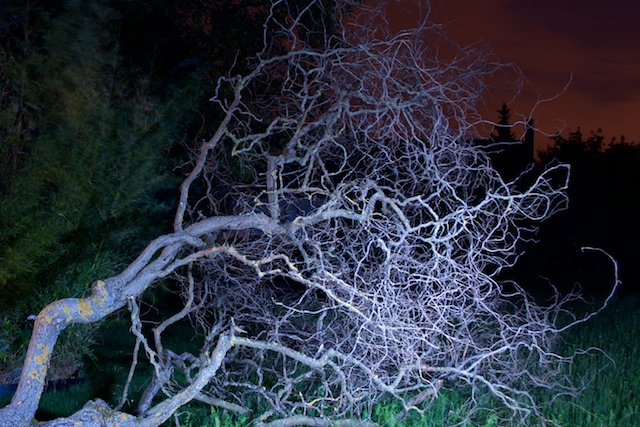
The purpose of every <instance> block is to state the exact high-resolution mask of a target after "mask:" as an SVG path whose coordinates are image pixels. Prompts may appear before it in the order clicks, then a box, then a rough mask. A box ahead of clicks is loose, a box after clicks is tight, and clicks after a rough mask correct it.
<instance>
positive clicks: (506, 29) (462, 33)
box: [392, 0, 640, 148]
mask: <svg viewBox="0 0 640 427" xmlns="http://www.w3.org/2000/svg"><path fill="white" fill-rule="evenodd" d="M417 1H420V0H417ZM423 1H424V0H423ZM392 3H394V9H395V11H394V15H396V16H394V21H397V23H398V24H400V25H402V23H404V22H406V23H407V26H411V22H412V20H413V21H414V22H415V19H416V16H417V15H418V14H419V12H418V7H417V6H416V5H415V4H414V3H415V2H413V1H411V0H406V1H403V0H399V1H395V2H394V1H393V0H392ZM431 4H432V15H431V17H432V20H435V21H436V22H439V23H446V25H447V27H448V30H449V32H450V33H451V34H452V36H453V38H454V40H456V41H457V42H458V43H459V44H461V45H463V46H466V45H471V44H475V43H479V45H480V46H481V47H484V48H486V49H489V50H491V51H493V52H494V54H495V55H496V56H497V57H498V58H499V59H500V60H501V62H507V63H514V64H516V65H517V66H518V67H519V68H520V69H521V70H522V72H523V74H524V77H525V78H526V79H527V82H526V84H525V85H524V87H523V88H522V91H521V92H520V94H519V95H518V96H516V97H515V99H513V100H512V97H513V96H514V94H513V93H512V92H511V93H510V92H507V91H506V90H501V88H500V87H497V88H495V90H494V91H493V93H492V95H491V96H489V97H488V98H487V99H486V115H485V118H487V119H496V118H497V113H495V110H497V109H498V108H499V107H500V104H501V103H502V101H503V100H504V101H507V102H509V103H510V106H511V109H512V118H513V119H522V118H526V117H527V116H529V115H530V114H531V112H532V110H533V113H532V115H533V117H534V119H536V127H537V128H539V129H540V130H541V131H543V132H545V133H547V134H554V133H557V132H558V131H562V133H563V134H565V135H566V134H567V132H568V131H569V130H576V128H577V127H580V128H581V130H582V131H583V133H585V134H586V133H588V132H589V131H590V130H595V129H598V128H601V129H602V131H603V134H604V135H605V136H606V137H607V139H609V138H611V137H612V136H620V135H625V137H626V138H627V140H628V141H635V142H640V25H638V23H637V21H638V19H640V2H638V1H637V0H636V1H631V0H609V1H607V2H603V1H602V0H562V1H558V0H481V1H468V0H432V2H431ZM565 87H566V90H565ZM552 98H553V99H552ZM545 99H550V100H549V101H548V102H542V103H540V102H539V101H541V100H545ZM551 99H552V100H551ZM536 104H537V105H536ZM546 142H548V139H547V138H546V137H545V136H543V135H539V136H537V138H536V143H537V144H536V146H537V147H538V148H542V147H543V146H544V144H545V143H546Z"/></svg>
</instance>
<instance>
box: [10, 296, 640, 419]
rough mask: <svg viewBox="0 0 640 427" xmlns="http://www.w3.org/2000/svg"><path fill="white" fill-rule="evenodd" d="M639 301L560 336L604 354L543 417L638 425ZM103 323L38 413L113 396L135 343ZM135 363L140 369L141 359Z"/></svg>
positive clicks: (578, 373) (453, 406)
mask: <svg viewBox="0 0 640 427" xmlns="http://www.w3.org/2000/svg"><path fill="white" fill-rule="evenodd" d="M639 303H640V299H639V298H638V297H628V298H624V299H620V300H617V301H614V302H613V303H612V304H611V306H610V307H609V308H607V309H606V310H605V311H604V312H603V313H602V314H601V315H600V316H598V317H596V318H594V319H592V320H590V321H589V322H587V323H585V324H582V325H579V326H578V327H576V328H574V329H572V330H570V331H569V332H568V333H567V334H566V335H565V336H564V343H563V344H562V345H561V347H560V348H559V349H558V351H560V352H562V353H564V354H570V353H571V352H572V351H573V350H574V349H577V348H585V347H598V348H600V349H602V350H603V352H594V353H593V354H592V355H590V356H583V357H578V358H576V360H575V363H574V365H573V366H572V370H571V375H572V376H573V378H574V379H575V380H576V381H577V382H581V383H584V384H585V388H584V392H583V393H582V394H581V395H580V396H579V398H578V399H570V398H559V399H558V400H556V401H555V403H554V404H553V405H551V406H549V408H548V409H547V410H546V412H545V415H546V416H547V418H548V419H550V420H552V421H554V422H556V423H557V424H559V425H561V426H564V427H601V426H612V427H613V426H615V427H637V426H640V354H639V353H640V313H637V307H638V304H639ZM103 328H104V329H103V330H102V334H101V336H102V340H101V342H100V343H99V344H100V345H99V346H98V347H97V348H96V358H97V362H92V361H88V363H87V365H88V368H87V373H88V381H87V382H86V383H84V384H80V385H76V386H74V387H71V388H69V389H66V390H62V391H56V392H46V393H44V394H43V398H42V400H41V402H40V407H39V411H38V418H39V419H41V420H46V419H52V418H55V417H60V416H66V415H69V414H71V413H73V412H75V411H76V410H78V409H79V408H80V407H82V405H83V404H84V403H85V402H86V401H87V400H90V399H93V398H96V397H100V398H101V399H104V400H106V401H107V402H110V403H111V404H116V403H117V402H118V399H119V398H120V394H121V392H122V384H123V383H124V381H125V379H126V375H127V373H128V369H129V363H130V360H131V350H132V348H133V344H134V341H133V338H132V337H131V335H130V334H128V333H127V332H126V331H127V329H128V322H127V319H126V318H123V319H121V320H116V321H114V322H110V323H107V324H105V325H104V326H103ZM178 335H181V334H178ZM183 336H187V335H183ZM184 341H185V342H184V343H183V345H184V346H190V345H192V343H189V342H188V340H184ZM141 362H142V363H141V365H143V366H142V369H143V370H144V369H145V366H144V363H143V362H144V361H141ZM146 381H147V379H146V378H144V375H137V376H136V377H134V381H133V383H132V387H131V392H130V395H131V397H134V398H136V397H137V396H139V394H140V393H141V391H142V390H143V389H144V387H145V385H146ZM465 400H466V398H465V396H464V395H463V394H462V392H460V391H457V390H441V395H440V397H439V399H438V400H436V401H435V402H434V404H433V406H432V407H431V408H429V410H428V411H427V412H426V413H424V414H423V415H419V414H417V413H410V414H408V415H407V417H406V418H404V419H402V420H401V421H400V420H399V419H398V414H399V413H400V412H401V411H400V409H401V408H400V407H399V405H398V404H397V403H395V402H391V401H386V402H380V403H378V404H376V405H374V407H373V409H372V412H371V414H369V415H370V417H371V419H372V420H374V421H376V422H378V423H380V425H382V426H386V427H405V426H406V427H409V426H415V427H436V426H437V427H441V426H447V425H453V424H456V423H458V422H460V421H461V420H463V419H465V418H466V414H465V412H464V409H463V403H464V402H465ZM6 403H8V401H4V402H0V407H2V406H4V404H6ZM126 409H127V408H126V407H125V410H126ZM129 409H131V408H129ZM180 420H181V425H182V426H184V427H240V426H245V425H248V424H249V423H250V418H248V417H247V416H238V415H235V414H231V413H227V412H225V411H222V410H216V409H215V408H206V407H204V406H203V405H199V404H194V405H192V406H191V407H190V408H187V409H184V410H182V411H181V416H180ZM167 425H171V423H167ZM498 425H499V424H498V417H497V416H496V413H494V412H492V411H485V412H480V413H479V414H478V415H477V416H476V417H475V418H474V420H473V421H472V422H471V423H469V424H468V426H469V427H493V426H498Z"/></svg>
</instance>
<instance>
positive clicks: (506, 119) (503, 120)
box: [490, 102, 517, 142]
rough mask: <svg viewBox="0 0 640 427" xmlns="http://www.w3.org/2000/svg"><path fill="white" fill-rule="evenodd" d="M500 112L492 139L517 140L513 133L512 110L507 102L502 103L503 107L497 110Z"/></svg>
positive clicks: (499, 140) (498, 140)
mask: <svg viewBox="0 0 640 427" xmlns="http://www.w3.org/2000/svg"><path fill="white" fill-rule="evenodd" d="M497 113H498V114H499V120H498V123H496V124H495V125H494V126H493V133H492V134H491V137H490V138H491V140H493V141H496V142H505V141H516V140H517V138H516V136H515V134H514V133H513V131H512V129H513V125H512V124H511V110H510V109H509V107H507V103H506V102H503V103H502V108H500V109H499V110H497Z"/></svg>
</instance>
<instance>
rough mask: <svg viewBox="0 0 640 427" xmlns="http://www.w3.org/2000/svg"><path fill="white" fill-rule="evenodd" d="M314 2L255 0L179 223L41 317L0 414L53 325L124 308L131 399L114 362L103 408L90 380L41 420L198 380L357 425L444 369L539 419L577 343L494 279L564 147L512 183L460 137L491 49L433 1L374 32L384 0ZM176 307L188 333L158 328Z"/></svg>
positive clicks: (102, 411) (171, 392) (92, 419)
mask: <svg viewBox="0 0 640 427" xmlns="http://www.w3.org/2000/svg"><path fill="white" fill-rule="evenodd" d="M276 6H277V7H285V6H286V5H285V4H284V3H282V2H280V1H275V2H274V4H273V6H272V7H273V9H272V10H275V7H276ZM310 10H311V9H305V10H302V11H298V12H294V11H293V10H289V13H288V14H287V15H286V19H285V20H284V21H282V22H279V21H277V20H276V18H275V16H276V14H275V13H274V14H271V15H270V20H269V22H268V23H267V25H265V28H266V30H265V50H264V51H263V52H262V53H261V54H259V55H258V56H257V57H256V58H255V60H254V63H253V67H252V71H251V72H250V73H248V74H246V75H244V76H236V77H228V78H221V79H220V81H219V82H218V85H217V89H216V92H215V96H214V97H213V98H212V99H211V100H212V101H213V102H214V105H215V106H216V108H218V109H219V110H220V111H221V112H222V119H221V120H220V123H219V126H218V127H217V130H216V131H215V133H214V134H213V135H212V136H211V138H210V139H209V140H207V141H205V142H203V143H202V145H201V146H200V147H199V150H198V151H197V152H196V153H195V154H194V158H193V161H192V164H191V168H190V173H189V174H188V175H187V176H186V178H185V180H184V182H183V183H182V185H181V187H180V199H179V205H178V207H177V212H176V215H175V222H174V231H173V232H172V233H171V234H168V235H164V236H160V237H158V238H157V239H155V240H154V241H152V242H151V243H150V244H149V245H148V246H147V248H146V249H145V250H144V251H143V252H142V253H141V254H140V256H139V257H138V258H137V259H136V260H135V261H134V262H133V263H132V264H131V265H130V266H129V267H128V268H126V269H125V270H124V271H123V272H122V273H121V274H119V275H117V276H115V277H111V278H108V279H104V280H98V281H96V282H95V283H94V285H93V288H92V293H91V295H89V296H88V297H86V298H83V299H73V298H72V299H65V300H60V301H56V302H53V303H52V304H50V305H48V306H47V307H45V308H44V309H43V310H42V311H41V312H40V314H39V315H38V316H37V319H36V321H35V327H34V330H33V336H32V339H31V343H30V346H29V350H28V353H27V359H26V361H25V364H24V368H23V370H22V377H21V381H20V384H19V386H18V389H17V391H16V393H15V396H14V398H13V400H12V402H11V403H10V404H9V405H8V406H7V407H5V408H4V409H2V410H0V424H1V425H12V426H26V425H30V424H31V423H32V421H33V417H34V414H35V411H36V408H37V405H38V402H39V398H40V395H41V393H42V390H43V386H44V383H45V378H46V373H47V366H48V363H49V360H50V358H51V354H52V352H53V351H54V346H55V343H56V340H57V337H58V334H59V333H60V332H61V331H62V330H63V329H64V328H65V327H66V326H68V325H70V324H72V323H88V322H95V321H98V320H100V319H103V318H105V317H106V316H108V315H110V314H112V313H114V312H116V311H117V310H121V309H124V308H126V309H128V310H129V312H130V317H131V322H132V326H131V331H132V333H133V334H134V335H135V337H136V340H137V344H136V348H135V350H134V355H133V363H132V365H131V375H130V377H129V378H130V379H131V376H133V374H134V372H135V370H136V368H137V361H138V359H137V358H138V349H139V348H141V349H143V350H144V352H145V353H146V356H147V358H148V360H149V361H150V363H151V364H152V366H153V368H154V374H153V378H152V379H151V381H150V385H149V387H148V389H147V390H145V393H143V395H142V397H141V398H140V400H139V402H138V408H137V413H136V415H132V414H129V413H126V412H124V411H123V407H124V402H125V401H126V400H127V398H128V388H129V383H127V384H125V392H124V395H123V397H122V401H121V404H120V405H119V406H117V407H116V408H111V407H110V406H109V405H107V404H106V403H105V402H103V401H100V400H95V401H91V402H88V403H87V404H86V405H85V406H84V408H83V409H81V410H80V411H79V412H78V413H76V414H74V415H73V416H71V417H70V418H67V419H59V420H54V421H51V422H48V423H43V425H51V426H62V425H69V423H71V422H82V423H84V424H83V425H87V426H94V425H95V426H98V425H100V426H104V425H110V426H111V425H112V426H116V425H117V426H157V425H160V424H161V423H163V422H164V421H166V420H168V419H169V418H170V417H172V415H174V414H175V413H176V411H177V410H178V409H179V408H180V407H182V406H183V405H185V404H187V403H189V402H191V401H194V400H198V401H201V402H203V403H205V404H209V405H214V406H218V407H221V408H225V409H227V410H231V411H236V412H239V413H245V412H249V411H256V410H257V408H256V407H250V406H248V402H249V401H255V402H260V405H259V406H260V407H263V408H267V409H266V410H264V412H262V413H255V414H254V415H255V417H256V418H255V425H258V426H293V425H309V426H328V425H329V420H332V421H331V422H332V424H331V425H370V424H372V423H371V422H369V421H366V420H365V421H357V420H358V419H360V418H361V417H362V416H363V414H364V413H365V411H368V410H370V409H371V406H372V404H373V403H374V402H376V401H377V400H378V399H379V398H381V397H383V396H390V397H392V398H394V399H396V400H397V401H399V402H400V403H401V404H402V406H403V407H404V409H405V410H406V411H409V410H416V411H424V410H428V408H429V406H430V403H431V402H432V401H433V400H434V399H436V398H437V396H438V392H439V390H440V389H441V387H463V388H467V389H468V390H470V392H471V393H470V396H471V397H470V400H469V402H468V405H469V411H470V412H469V413H470V414H471V413H472V412H473V410H474V408H475V409H477V408H478V407H479V405H481V403H482V400H481V398H480V397H481V396H483V395H486V396H493V398H495V402H498V403H500V404H501V405H503V407H505V408H507V409H509V410H510V412H509V413H510V415H509V418H510V419H512V420H516V421H518V422H524V421H526V420H527V419H528V418H529V417H533V418H534V419H536V420H539V417H540V411H539V407H538V405H539V403H538V402H537V401H536V399H535V398H534V393H533V392H534V390H535V389H538V388H542V389H547V390H552V391H554V392H555V393H566V392H572V390H573V389H572V385H571V384H570V383H568V382H567V378H566V376H564V375H563V372H564V371H563V366H564V365H566V364H569V363H571V358H564V357H560V356H559V355H558V354H555V353H554V352H553V344H554V338H555V337H556V336H557V334H558V333H559V332H560V331H561V329H559V327H558V326H557V325H556V322H557V320H558V315H559V314H560V313H561V312H562V311H563V303H564V302H566V301H563V300H556V301H555V302H553V303H552V304H551V305H549V306H539V305H537V304H536V303H535V302H534V301H533V300H532V299H531V298H530V297H529V296H528V295H527V293H526V292H525V291H524V290H522V289H521V288H520V287H519V286H518V285H517V284H515V283H508V284H504V283H499V282H498V281H497V279H496V275H497V274H498V273H499V272H500V271H501V270H503V269H504V268H508V267H510V266H512V265H513V264H514V263H515V262H516V260H517V257H518V246H517V245H518V243H519V242H521V241H522V240H523V239H528V238H531V237H532V236H533V232H534V229H533V224H535V222H537V221H541V220H543V219H545V218H547V217H548V216H550V215H552V214H553V213H554V212H555V211H557V210H558V209H562V208H563V207H564V206H565V204H566V195H565V190H566V185H567V179H568V172H569V170H568V167H567V166H564V165H557V166H554V167H552V168H549V169H548V170H546V171H544V172H543V173H542V174H541V175H540V176H539V177H538V178H537V179H536V180H535V181H534V182H533V184H532V185H531V186H530V187H529V188H527V189H526V190H524V191H521V190H518V189H517V186H516V185H515V183H513V182H504V181H503V180H502V179H501V178H500V175H499V174H498V173H497V172H496V171H494V170H493V169H492V167H491V164H490V162H489V160H488V159H487V157H486V156H485V155H484V154H483V152H482V151H481V150H479V149H478V148H476V147H475V146H474V145H473V144H472V143H471V142H469V141H470V140H471V137H472V136H473V127H472V126H473V123H474V121H475V117H476V116H475V112H474V109H473V106H474V104H475V103H476V102H477V100H478V99H479V98H480V97H481V95H482V90H483V85H482V82H483V79H484V77H485V76H486V75H487V74H489V73H491V72H493V71H495V69H496V66H495V65H494V64H492V63H491V62H489V61H487V60H486V58H485V57H484V56H482V55H481V54H480V53H478V52H473V51H469V50H461V49H458V48H457V47H456V46H455V45H453V44H452V43H450V42H448V41H447V40H446V39H445V38H443V37H441V36H440V35H439V33H438V28H437V27H435V26H429V25H428V23H427V21H425V22H424V23H423V25H422V26H420V27H419V28H418V29H416V30H413V31H405V32H402V33H400V34H397V35H395V36H393V37H388V38H384V39H377V38H375V37H374V36H379V35H380V34H379V33H377V32H378V29H379V28H380V25H381V24H380V15H371V16H373V18H371V19H372V20H371V21H366V20H357V19H351V20H347V19H346V18H345V17H344V16H337V17H336V18H335V22H336V23H337V24H338V25H339V28H341V30H342V31H341V32H338V34H337V35H329V34H321V35H320V36H321V37H320V40H321V42H320V43H318V42H317V40H318V38H317V37H316V39H315V40H316V42H315V43H314V44H313V46H312V45H311V44H309V43H307V42H306V41H305V40H306V38H303V37H302V34H305V32H306V28H305V26H304V22H305V20H308V19H313V18H314V16H309V13H310ZM347 22H348V23H347ZM372 22H376V25H377V26H376V27H375V28H376V31H368V29H370V28H374V26H373V25H372ZM376 33H377V34H376ZM274 34H275V36H274ZM443 43H446V44H447V46H443ZM318 44H319V45H321V47H317V46H318ZM314 46H315V47H314ZM278 51H279V52H280V53H277V52H278ZM274 52H276V53H274ZM167 277H173V278H175V279H177V282H178V283H180V286H182V295H183V297H184V299H183V303H184V304H183V307H182V309H181V310H179V311H178V312H176V313H175V314H173V315H172V316H170V317H168V318H166V319H165V320H164V321H163V322H161V323H159V324H157V325H156V326H155V328H154V329H153V331H152V333H146V331H143V329H142V326H141V325H142V318H141V313H140V308H139V304H140V298H141V295H142V293H143V292H144V291H145V290H147V289H149V288H150V287H152V286H153V285H154V284H155V283H157V282H158V281H159V280H161V279H163V278H167ZM184 319H190V321H191V322H192V324H193V327H194V332H195V333H197V334H199V336H200V337H201V343H202V348H201V349H200V351H199V352H196V353H193V354H192V353H182V354H177V353H176V352H174V351H172V350H171V348H169V347H168V346H166V345H165V344H164V343H163V334H164V333H165V332H166V331H170V330H171V327H172V325H174V324H175V323H176V322H178V321H181V320H184ZM578 321H579V320H578Z"/></svg>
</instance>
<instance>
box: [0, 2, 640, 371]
mask: <svg viewBox="0 0 640 427" xmlns="http://www.w3.org/2000/svg"><path fill="white" fill-rule="evenodd" d="M265 3H266V2H264V1H262V0H242V1H233V2H232V1H205V0H190V1H184V0H149V1H127V0H118V1H111V2H108V1H100V0H87V1H79V0H77V1H59V0H58V1H54V0H41V1H34V2H31V1H28V2H25V1H18V0H0V373H5V372H8V371H10V370H11V369H13V368H14V367H15V366H17V363H18V362H17V361H18V360H19V359H20V356H21V354H22V353H23V352H24V349H25V345H26V342H27V339H28V336H29V334H30V328H31V324H30V322H29V321H28V320H27V317H28V316H29V315H32V314H36V313H35V312H34V311H37V310H38V309H39V308H41V307H43V306H44V305H45V304H46V303H48V302H50V301H51V300H53V299H57V298H62V297H67V296H76V297H79V296H81V295H82V294H84V293H85V292H86V291H87V290H88V289H89V288H90V286H91V283H92V282H93V281H94V280H96V279H97V278H101V277H109V276H111V275H114V274H116V273H118V272H119V271H120V270H121V269H122V268H123V267H124V266H125V265H126V264H127V263H128V262H130V261H131V260H132V258H133V257H134V256H135V255H136V253H137V251H138V250H140V249H141V248H142V247H143V246H144V245H145V244H146V243H147V242H148V241H149V240H150V239H151V238H153V237H154V236H156V235H158V234H160V233H162V232H164V231H167V230H169V228H170V224H171V220H172V213H173V208H174V202H175V196H176V195H177V191H176V186H177V184H178V183H179V182H180V178H181V170H182V169H181V165H183V164H184V162H185V161H186V160H187V158H188V156H189V153H190V150H191V147H192V146H193V144H192V142H193V141H198V140H200V139H202V138H205V137H206V136H207V135H208V131H209V129H211V127H212V126H213V125H215V123H216V117H215V115H214V114H213V113H212V112H211V110H212V109H211V108H210V106H209V102H208V100H209V98H210V97H211V96H212V92H211V91H212V90H213V88H214V87H215V81H216V79H217V78H218V77H219V76H221V75H225V74H228V73H229V74H230V73H232V74H236V73H239V72H242V70H244V69H245V68H246V67H247V65H248V63H247V60H246V59H245V58H250V56H251V54H253V53H254V52H256V51H258V50H259V49H260V48H261V47H262V36H263V27H262V24H261V23H262V22H263V19H264V17H265V14H267V13H269V10H268V9H267V8H266V7H265ZM326 3H329V0H327V2H326ZM296 5H297V7H300V8H302V7H304V6H305V2H304V1H301V2H296ZM274 12H275V13H279V11H278V10H275V11H274ZM280 12H282V13H284V11H280ZM322 24H323V23H315V25H322ZM324 25H329V23H324ZM309 28H313V25H311V23H309ZM504 108H507V107H506V106H504V107H503V109H502V110H500V111H499V114H498V115H497V117H495V118H493V117H490V118H487V119H492V120H497V121H498V122H499V123H502V124H503V125H504V126H502V127H498V128H497V131H496V133H494V135H493V136H492V138H493V139H494V140H497V141H500V140H505V138H506V139H509V138H513V135H511V134H509V127H508V125H509V123H508V109H507V111H505V110H504ZM583 126H584V127H585V128H588V129H590V128H597V126H598V124H597V123H585V124H583ZM505 130H506V131H505ZM505 132H506V133H505ZM523 146H526V145H523ZM518 153H520V154H518ZM499 156H500V159H499V160H496V162H497V164H498V163H500V164H502V165H504V164H507V165H508V166H504V167H506V168H507V169H509V168H511V169H512V168H513V165H517V166H518V167H519V166H522V167H523V168H524V167H526V166H527V164H532V162H533V161H534V158H533V153H531V156H529V157H528V158H524V159H523V157H522V155H521V152H518V150H517V149H516V150H513V149H512V148H505V149H504V150H503V151H502V153H500V154H499ZM557 161H560V162H566V163H569V164H571V166H572V175H571V186H570V188H569V195H570V203H569V207H568V209H567V210H565V211H563V212H561V213H559V214H557V215H556V216H554V217H553V218H551V219H549V220H548V221H547V222H546V223H544V224H543V225H542V227H541V228H540V230H539V234H538V237H539V239H538V242H528V243H527V244H526V245H523V247H522V249H523V250H525V253H524V255H523V256H522V257H521V259H520V262H519V264H518V265H517V266H516V267H515V268H514V269H513V270H512V271H510V272H506V273H505V278H515V279H517V280H518V281H519V282H520V283H521V284H523V285H524V286H526V287H528V288H529V289H531V290H532V291H537V290H539V289H542V288H549V286H550V285H549V283H552V284H553V285H555V286H557V287H558V288H559V289H560V290H561V291H563V292H565V291H569V290H571V289H572V288H573V287H574V286H575V285H576V284H577V283H579V284H580V286H582V287H583V289H584V291H585V293H586V294H588V295H592V296H601V295H604V294H606V293H607V292H608V291H609V290H610V288H611V285H612V277H611V266H610V265H609V264H608V262H607V260H606V259H602V258H601V257H600V258H599V257H597V256H595V255H594V254H590V253H581V252H580V248H581V247H583V246H595V247H600V248H602V249H604V250H606V251H608V252H609V253H611V255H613V256H614V257H615V258H617V259H618V260H619V262H620V272H621V278H622V281H623V285H622V288H621V290H620V292H621V295H625V294H629V293H637V292H638V291H640V287H638V283H639V281H640V280H639V279H640V277H639V276H640V266H639V263H638V262H637V261H636V260H635V259H634V258H635V255H636V253H637V249H636V247H635V246H636V244H637V243H636V242H637V241H638V238H639V237H640V226H639V222H638V218H637V212H638V211H637V207H636V205H637V204H638V202H637V201H638V200H640V197H639V196H640V194H639V193H640V147H639V146H638V145H637V144H635V143H633V142H630V141H626V140H624V138H618V139H615V138H611V139H608V137H606V136H604V135H602V133H601V132H600V131H595V132H590V133H588V134H583V133H582V132H581V131H580V130H577V131H575V132H572V133H569V134H568V135H567V136H561V135H558V136H555V137H553V138H552V139H551V140H550V141H549V147H548V148H547V149H546V150H544V151H543V152H540V153H538V160H537V162H536V163H535V164H533V165H532V170H531V172H530V173H531V174H533V173H535V172H536V171H540V170H541V169H542V168H544V167H545V165H547V164H550V163H553V162H557ZM522 179H526V177H524V178H522ZM167 287H170V284H167ZM91 328H95V326H83V327H82V328H74V329H72V330H70V331H68V332H65V333H67V335H68V336H67V337H66V338H65V337H63V339H61V340H60V343H61V344H60V345H61V346H62V347H61V348H60V349H59V350H58V352H57V353H56V357H57V358H58V359H57V360H54V362H53V363H54V365H55V366H57V368H56V369H57V372H56V371H55V370H54V372H53V375H54V376H55V375H58V376H59V377H65V376H68V375H69V373H70V372H73V371H74V370H77V369H78V367H79V365H80V364H81V358H82V357H83V355H85V354H89V353H90V346H91V340H90V339H88V337H91V331H92V329H91Z"/></svg>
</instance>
